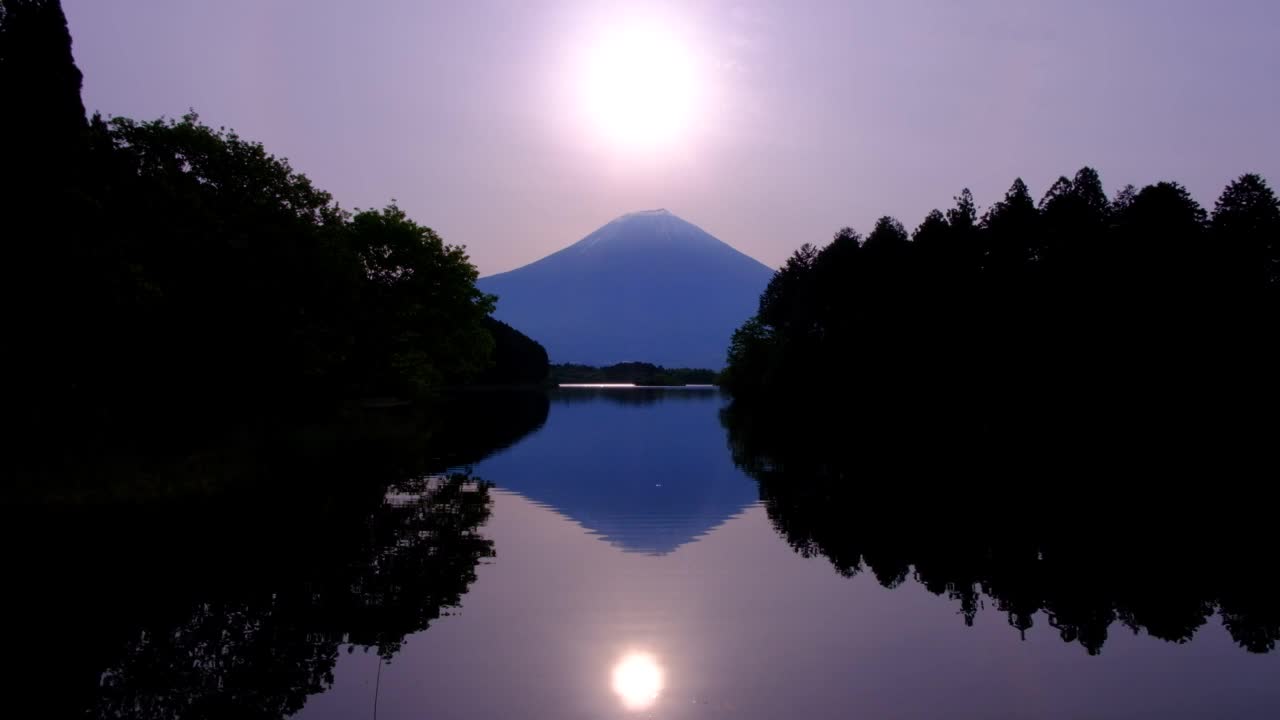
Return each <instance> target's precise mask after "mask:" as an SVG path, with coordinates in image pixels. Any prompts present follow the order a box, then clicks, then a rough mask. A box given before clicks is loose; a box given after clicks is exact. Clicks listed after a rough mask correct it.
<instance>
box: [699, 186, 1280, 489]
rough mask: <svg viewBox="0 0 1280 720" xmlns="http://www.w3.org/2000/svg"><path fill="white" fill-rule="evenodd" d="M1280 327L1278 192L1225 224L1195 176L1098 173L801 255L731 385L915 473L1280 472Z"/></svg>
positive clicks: (1255, 197) (1256, 199)
mask: <svg viewBox="0 0 1280 720" xmlns="http://www.w3.org/2000/svg"><path fill="white" fill-rule="evenodd" d="M1277 329H1280V202H1278V201H1277V198H1276V195H1275V193H1274V192H1273V191H1272V189H1271V187H1270V186H1269V185H1268V184H1267V182H1266V181H1265V180H1264V179H1263V178H1262V177H1260V176H1258V175H1254V174H1246V175H1242V176H1240V177H1239V178H1238V179H1237V180H1235V181H1234V182H1232V183H1231V184H1230V185H1229V186H1227V188H1226V189H1225V190H1224V191H1223V193H1222V195H1221V196H1220V197H1219V198H1218V200H1217V202H1216V204H1215V205H1214V207H1213V209H1212V211H1211V212H1210V211H1206V210H1205V209H1204V208H1203V207H1202V206H1201V205H1200V204H1199V203H1197V202H1196V201H1195V199H1194V198H1192V197H1191V195H1190V194H1189V193H1188V192H1187V190H1186V189H1185V188H1184V187H1183V186H1181V185H1179V184H1178V183H1175V182H1159V183H1156V184H1153V185H1148V186H1146V187H1143V188H1141V189H1139V188H1135V187H1133V186H1127V187H1124V188H1122V189H1121V190H1119V192H1117V193H1116V194H1115V195H1113V196H1111V197H1108V196H1107V194H1106V193H1105V192H1104V190H1103V186H1102V181H1101V178H1100V177H1099V174H1098V173H1097V172H1096V171H1095V170H1093V169H1092V168H1088V167H1086V168H1083V169H1081V170H1080V171H1079V172H1077V173H1076V174H1075V175H1074V176H1073V177H1071V178H1067V177H1062V178H1060V179H1059V180H1057V181H1056V182H1055V183H1054V184H1053V185H1052V187H1050V188H1049V190H1048V192H1046V193H1045V195H1044V196H1043V197H1042V198H1041V200H1040V201H1039V202H1038V203H1037V202H1036V201H1034V200H1033V199H1032V195H1031V192H1030V190H1029V188H1028V187H1027V186H1026V184H1025V183H1023V182H1022V180H1016V181H1015V182H1014V183H1013V185H1012V187H1011V188H1010V189H1009V191H1008V193H1007V194H1006V195H1005V196H1004V198H1002V199H1001V200H1000V201H999V202H996V203H995V204H993V205H992V206H991V207H990V208H988V209H987V210H986V211H985V212H979V209H978V206H977V205H976V203H975V200H974V197H973V195H972V194H971V193H970V192H969V191H968V190H964V191H962V192H961V193H960V195H959V196H957V197H956V198H955V205H954V206H953V207H952V208H950V209H948V210H947V211H945V212H943V211H940V210H934V211H933V212H931V213H929V215H928V216H927V217H926V218H925V219H924V220H923V222H921V223H920V225H919V226H917V228H916V229H915V230H914V232H910V233H909V232H908V231H907V229H906V228H905V227H904V226H903V225H902V223H900V222H899V221H898V220H896V219H894V218H892V217H883V218H881V219H880V220H879V221H878V222H877V223H876V224H875V227H874V229H873V230H872V232H871V233H870V234H869V235H867V236H865V237H864V236H862V235H861V234H860V233H858V232H856V231H855V230H853V229H851V228H844V229H842V230H840V231H839V232H837V233H836V235H835V237H834V239H833V240H832V241H831V242H830V243H829V244H827V245H826V246H824V247H821V248H820V247H816V246H814V245H810V244H805V245H802V246H801V247H800V249H798V250H797V251H796V252H795V253H794V254H793V255H792V256H791V258H790V259H789V260H788V261H787V262H786V264H785V265H784V266H783V267H782V268H781V269H780V270H778V271H777V272H776V273H775V274H774V277H773V278H772V280H771V281H770V283H769V285H768V287H767V288H766V290H765V291H764V293H762V295H761V297H760V303H759V307H758V311H757V313H756V315H755V316H754V317H753V318H751V319H750V320H748V321H747V322H746V323H744V324H743V325H742V326H741V327H740V328H739V329H738V330H737V331H736V332H735V333H734V336H733V340H732V343H731V346H730V348H729V353H728V362H727V367H726V368H725V370H724V372H723V373H722V381H723V385H724V387H725V389H726V390H727V391H728V392H729V393H730V394H731V395H732V396H733V398H734V405H735V408H734V410H733V412H734V413H735V414H736V415H738V416H741V417H749V416H752V415H754V416H757V417H761V418H763V417H766V416H768V415H770V414H780V416H785V417H789V418H791V419H792V421H793V422H795V423H808V424H809V425H816V426H820V425H823V424H825V423H827V418H828V417H829V416H831V415H832V414H833V413H837V414H838V415H839V417H841V418H842V422H841V423H840V430H839V434H842V435H844V436H846V437H849V438H853V437H857V438H860V439H861V440H863V441H864V443H863V444H865V445H867V446H869V447H875V448H880V449H877V450H876V451H875V452H873V453H871V454H872V455H882V454H884V452H883V448H887V447H891V448H895V449H897V450H899V451H901V452H900V454H899V455H898V458H899V460H897V461H891V462H896V463H897V466H898V467H899V468H900V467H901V460H902V459H903V458H907V459H911V460H912V462H915V461H917V460H922V459H924V458H925V457H926V455H927V456H929V457H933V458H934V459H935V460H936V459H937V458H939V457H951V458H955V459H958V458H967V459H968V460H969V461H972V462H973V463H974V465H975V467H976V468H983V469H984V470H983V472H986V470H988V469H990V468H991V467H992V466H993V465H1001V464H1004V460H1006V459H1009V458H1011V457H1014V456H1016V457H1018V458H1020V459H1022V460H1023V461H1025V462H1022V463H1009V464H1008V466H1007V467H1006V468H1005V469H1006V470H1008V471H1009V472H1010V473H1017V472H1025V471H1026V470H1027V469H1028V468H1031V467H1038V468H1040V469H1041V470H1043V471H1046V472H1049V473H1054V474H1057V473H1061V472H1063V471H1064V470H1065V469H1066V468H1068V467H1075V468H1077V469H1082V470H1084V469H1087V468H1089V467H1091V466H1090V464H1089V462H1088V461H1087V460H1086V458H1091V459H1092V460H1093V461H1097V462H1101V463H1103V466H1112V467H1114V466H1116V463H1117V460H1116V459H1117V458H1120V457H1127V458H1130V459H1135V460H1138V461H1139V462H1138V463H1137V466H1138V467H1142V466H1144V465H1145V466H1147V468H1148V470H1151V469H1153V467H1152V466H1153V465H1154V464H1166V463H1167V464H1168V465H1169V466H1170V467H1177V466H1178V465H1179V464H1180V463H1183V462H1185V461H1188V460H1189V459H1190V458H1195V459H1196V460H1197V461H1201V462H1203V463H1204V465H1203V467H1204V468H1205V469H1206V470H1207V469H1209V468H1212V467H1214V466H1215V463H1217V464H1218V465H1219V466H1221V465H1222V463H1229V464H1230V465H1232V466H1233V467H1237V466H1240V465H1242V464H1246V463H1245V460H1244V459H1245V458H1249V457H1257V458H1258V459H1265V458H1266V457H1267V451H1268V448H1269V447H1270V446H1271V445H1272V444H1273V442H1274V437H1275V435H1274V432H1275V430H1276V429H1277V419H1276V413H1275V410H1274V408H1275V407H1276V401H1277V400H1280V386H1278V385H1277V384H1276V382H1275V368H1276V367H1280V364H1278V363H1277V361H1278V360H1280V352H1278V351H1277V350H1278V348H1277V345H1278V343H1277ZM814 387H820V388H821V390H820V392H819V393H815V392H813V391H812V388H814ZM819 394H820V397H819V396H818V395H819ZM818 430H819V431H821V432H824V433H826V432H828V431H829V428H821V427H819V428H818ZM922 449H927V450H929V452H928V453H925V454H922V453H921V452H920V451H921V450H922ZM886 459H887V458H886ZM1267 462H1268V464H1270V461H1269V460H1267ZM943 464H945V463H943ZM1093 467H1096V465H1095V466H1093Z"/></svg>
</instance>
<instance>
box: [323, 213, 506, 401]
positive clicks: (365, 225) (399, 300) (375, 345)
mask: <svg viewBox="0 0 1280 720" xmlns="http://www.w3.org/2000/svg"><path fill="white" fill-rule="evenodd" d="M345 232H346V234H347V236H348V237H349V238H350V243H351V246H352V247H353V249H354V250H355V253H356V255H357V256H358V257H359V258H360V262H361V263H362V265H363V268H364V271H365V275H366V278H367V281H368V282H367V284H366V286H365V287H364V289H363V291H362V298H361V302H360V307H359V312H360V321H359V325H360V328H361V331H360V337H361V343H360V346H361V347H362V348H363V350H362V351H361V355H362V357H363V358H364V361H363V363H362V366H363V368H364V370H365V371H366V372H367V373H368V376H367V377H368V378H370V381H371V382H372V385H370V386H369V390H371V391H383V392H397V393H409V394H412V395H421V394H424V393H428V392H430V391H432V390H434V389H436V388H438V387H440V386H441V385H443V384H445V383H447V382H457V381H463V380H468V379H470V378H471V377H473V376H475V375H476V374H477V373H479V372H480V371H481V370H483V369H484V367H485V366H486V364H487V363H488V360H489V353H490V352H491V351H492V349H493V343H494V340H493V337H492V335H490V333H489V332H487V331H486V329H485V326H484V324H483V322H484V320H485V318H487V317H488V316H489V314H490V313H491V312H492V311H493V306H494V302H495V299H494V298H493V296H491V295H486V294H484V293H482V292H480V290H478V289H477V288H476V286H475V281H476V278H477V277H478V273H477V272H476V269H475V267H474V266H473V265H471V263H470V261H469V260H468V258H467V254H466V250H465V249H464V248H462V247H458V246H455V245H448V244H446V243H445V242H444V241H443V240H441V239H440V236H439V235H436V233H435V232H433V231H432V230H431V229H430V228H427V227H423V226H422V225H419V224H417V223H415V222H414V221H412V220H410V219H409V218H408V216H407V215H405V213H404V211H403V210H401V209H400V208H399V207H397V206H396V205H395V204H394V203H393V204H391V205H388V206H387V207H386V208H384V209H382V210H367V211H365V212H361V213H357V214H356V215H355V217H353V218H352V220H351V222H350V224H349V226H348V227H347V229H346V231H345Z"/></svg>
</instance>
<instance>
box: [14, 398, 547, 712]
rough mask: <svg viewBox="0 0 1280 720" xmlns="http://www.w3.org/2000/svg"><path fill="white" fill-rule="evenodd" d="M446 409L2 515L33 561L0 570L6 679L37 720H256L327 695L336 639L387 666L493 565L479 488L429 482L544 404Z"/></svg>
mask: <svg viewBox="0 0 1280 720" xmlns="http://www.w3.org/2000/svg"><path fill="white" fill-rule="evenodd" d="M460 400H461V402H460V403H459V405H458V407H457V408H452V409H451V408H449V407H439V408H435V409H434V410H433V411H432V412H430V413H427V414H425V415H423V414H420V413H418V412H416V411H414V410H411V409H407V408H398V409H393V410H389V411H382V412H379V413H377V414H373V415H370V416H368V417H366V418H363V419H360V420H358V421H355V422H352V423H350V424H348V425H345V426H343V427H330V428H322V427H313V428H307V429H299V430H297V431H296V432H295V433H293V434H291V435H287V436H281V437H279V438H277V442H276V443H274V444H270V445H266V444H264V445H262V446H261V447H260V448H259V450H258V451H256V452H254V453H251V454H246V453H244V452H243V451H236V452H232V453H228V454H226V456H225V457H224V458H223V460H222V461H220V463H219V464H218V465H217V466H214V467H208V466H206V467H205V470H206V471H209V472H214V473H217V474H225V473H229V474H232V475H234V476H236V477H238V478H240V479H241V482H240V485H239V486H238V487H237V488H235V489H236V491H237V492H234V493H229V494H228V493H223V494H219V495H213V496H209V497H203V498H200V499H199V500H198V501H192V500H191V499H190V498H189V497H181V498H178V499H176V500H173V501H171V502H152V503H147V504H140V505H131V504H127V503H126V504H119V505H114V506H112V507H111V508H110V512H102V508H100V507H93V506H83V505H82V506H30V507H25V508H16V507H9V508H8V509H5V510H2V512H3V514H4V518H3V522H0V535H3V537H0V540H2V541H3V542H4V543H5V544H6V545H8V546H11V547H17V546H24V547H29V548H35V549H36V551H34V552H27V553H20V554H19V556H18V557H15V558H14V560H13V562H11V563H10V564H9V567H8V569H7V573H8V574H7V577H8V579H9V586H8V587H9V593H8V597H7V601H8V604H7V605H6V607H7V608H10V609H11V611H12V612H13V613H15V616H20V617H22V618H23V619H24V620H23V623H22V627H20V628H16V629H15V631H14V632H15V634H16V637H13V638H11V640H12V641H14V642H15V643H17V644H19V645H21V646H22V647H24V648H26V649H27V650H26V651H27V653H28V657H27V658H26V659H25V660H24V665H23V668H21V669H18V670H20V672H19V674H18V677H21V680H15V682H17V683H18V684H20V685H22V686H23V687H26V688H28V690H29V691H30V692H31V693H32V694H33V696H40V697H41V698H42V703H45V705H46V711H47V712H46V714H48V715H49V716H51V717H73V716H84V715H85V714H86V713H87V714H88V716H89V717H155V718H164V717H228V718H230V717H261V718H274V717H283V716H286V715H289V714H292V713H294V712H296V711H297V710H298V709H300V708H301V706H302V704H303V703H304V702H305V700H306V698H307V696H308V695H311V694H314V693H317V692H321V691H323V690H325V689H327V688H328V687H329V685H331V684H332V682H333V675H332V673H333V669H334V664H335V662H336V660H337V656H338V652H339V649H340V647H342V646H344V645H351V646H355V647H364V648H366V649H371V650H374V651H376V653H377V654H378V655H379V656H381V657H382V658H383V659H384V660H386V661H391V660H392V656H393V655H394V654H395V653H396V652H397V651H398V649H399V648H400V646H401V644H402V643H403V642H404V639H405V637H406V636H408V635H410V634H412V633H417V632H420V631H422V630H424V629H426V628H427V627H429V625H430V624H431V623H432V622H434V621H435V620H436V618H438V617H440V616H441V615H442V614H445V613H447V612H450V611H451V610H452V609H454V608H457V607H458V606H459V605H460V603H461V600H462V596H463V595H464V594H465V593H466V591H467V589H468V588H469V586H470V585H471V583H472V582H474V580H475V572H476V566H477V564H478V563H479V562H482V561H483V560H484V559H486V558H488V557H491V556H492V555H493V553H494V548H493V543H492V542H491V541H490V540H488V539H486V538H485V537H484V536H483V534H482V532H481V527H482V526H483V524H484V523H485V522H486V520H487V519H488V517H489V513H490V508H491V499H490V495H489V490H488V485H487V484H486V483H485V482H483V481H482V480H481V479H479V478H476V477H473V476H471V474H470V473H469V472H468V471H466V470H461V471H453V472H446V471H445V470H444V469H445V468H447V467H455V468H456V467H465V466H467V465H470V464H472V463H475V462H478V461H479V460H480V459H482V458H483V457H484V456H485V455H487V454H488V453H491V452H493V451H495V450H497V449H499V448H501V447H504V446H506V445H508V444H510V443H512V442H514V441H515V440H517V439H518V438H519V437H521V436H522V435H524V434H527V433H528V432H530V431H532V430H533V429H535V428H536V427H538V426H539V425H541V424H542V423H543V422H544V421H545V419H546V414H547V407H548V406H547V400H546V397H545V395H544V394H542V393H540V392H539V393H526V394H511V393H497V392H491V393H485V394H484V398H483V399H475V398H461V399H460ZM476 408H483V409H482V410H477V409H476ZM484 413H488V415H487V416H486V415H484ZM237 462H239V463H242V464H243V465H244V466H245V467H235V465H236V463H237ZM159 467H161V468H162V469H164V470H166V471H168V472H182V473H184V474H196V473H198V472H199V470H200V467H199V466H197V467H173V466H159ZM68 471H71V468H68ZM80 471H82V472H87V473H92V472H95V471H96V470H95V469H94V468H93V467H89V466H85V467H82V468H80ZM160 481H161V483H162V484H163V485H165V486H172V485H174V484H176V483H175V482H173V481H171V480H167V479H166V478H164V477H161V478H160ZM211 482H216V480H213V481H211ZM64 484H74V483H73V482H72V481H64ZM246 484H247V486H246ZM2 508H3V506H0V509H2ZM27 675H30V677H27ZM11 679H13V678H12V677H11Z"/></svg>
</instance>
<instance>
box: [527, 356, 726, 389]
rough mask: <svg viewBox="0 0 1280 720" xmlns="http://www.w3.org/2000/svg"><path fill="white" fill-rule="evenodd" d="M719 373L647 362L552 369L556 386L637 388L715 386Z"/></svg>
mask: <svg viewBox="0 0 1280 720" xmlns="http://www.w3.org/2000/svg"><path fill="white" fill-rule="evenodd" d="M718 375H719V374H718V373H717V372H716V371H715V370H706V369H702V368H668V367H663V366H661V365H654V364H652V363H645V362H624V363H618V364H616V365H607V366H605V367H594V366H591V365H575V364H572V363H561V364H557V365H552V366H551V381H552V382H553V383H632V384H634V385H714V384H715V383H716V382H717V380H718V379H719V377H718Z"/></svg>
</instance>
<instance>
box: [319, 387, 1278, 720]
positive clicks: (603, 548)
mask: <svg viewBox="0 0 1280 720" xmlns="http://www.w3.org/2000/svg"><path fill="white" fill-rule="evenodd" d="M723 404H724V400H723V399H722V398H721V396H719V395H718V394H716V393H714V392H690V391H683V392H682V391H673V392H669V393H661V392H655V391H635V390H633V391H626V390H616V391H607V392H590V391H577V390H575V391H561V392H559V393H557V394H555V395H554V396H553V398H552V402H551V407H550V412H549V416H548V418H547V421H546V423H545V425H544V426H543V427H541V428H540V429H538V430H537V431H535V432H534V433H532V434H531V435H529V436H527V437H525V438H524V439H523V440H521V441H520V442H518V443H516V444H515V445H514V446H512V447H510V448H508V449H506V450H504V451H501V452H498V453H497V454H495V455H493V456H491V457H488V458H486V459H484V460H482V461H480V462H479V463H477V464H476V465H475V467H474V473H475V475H477V476H479V477H482V478H484V479H486V480H488V481H490V482H492V483H494V484H495V485H496V489H495V490H494V491H493V493H492V497H493V512H492V516H491V518H490V519H489V521H488V522H487V524H485V525H484V527H483V528H482V531H481V532H482V533H483V535H484V536H485V537H487V538H489V539H490V540H492V541H493V549H494V556H493V557H492V558H489V559H486V560H484V561H483V562H482V564H481V565H480V566H479V568H478V569H477V570H476V578H475V581H474V583H472V585H471V587H470V589H469V591H468V592H467V594H466V596H465V597H464V598H463V600H462V603H461V607H460V608H458V609H456V610H455V611H454V612H452V613H451V614H449V615H448V616H446V617H442V618H440V619H439V620H438V621H436V622H434V623H433V624H432V625H431V627H430V629H428V630H426V631H424V632H421V633H418V634H414V635H411V636H409V637H408V638H407V639H406V640H405V642H404V645H403V647H402V649H401V650H400V651H399V652H398V653H397V654H396V655H395V656H394V657H393V658H392V659H391V660H390V662H389V663H382V662H380V660H379V658H378V656H377V655H376V654H374V653H372V652H363V651H360V650H356V651H355V652H354V653H351V654H345V653H344V654H342V655H341V656H340V659H339V660H338V662H337V665H336V667H335V669H334V682H333V685H332V687H331V688H330V689H328V690H327V691H325V692H322V693H319V694H316V695H314V696H312V697H311V698H310V700H309V702H307V704H306V706H305V707H304V708H303V710H302V712H301V714H300V716H301V717H303V718H338V717H361V716H365V717H368V716H372V714H373V711H374V708H375V704H376V709H377V716H378V717H380V718H410V717H412V718H420V717H431V718H481V717H483V718H515V717H523V718H608V717H661V718H735V719H741V718H783V717H808V718H847V717H858V716H862V717H892V718H916V717H920V718H937V717H984V718H1005V717H1007V718H1026V717H1037V718H1044V717H1061V718H1082V717H1116V718H1121V717H1123V718H1146V717H1149V718H1171V717H1189V718H1190V717H1217V718H1222V717H1276V716H1280V654H1274V653H1272V654H1265V653H1251V652H1248V651H1247V650H1245V649H1244V648H1242V647H1241V646H1240V644H1239V643H1238V642H1237V641H1236V639H1233V637H1232V635H1231V634H1230V633H1229V632H1228V631H1227V629H1226V628H1224V627H1223V624H1222V621H1221V619H1220V617H1219V616H1218V615H1217V614H1215V613H1214V612H1213V608H1212V607H1209V608H1201V609H1200V610H1199V612H1201V614H1202V615H1204V616H1206V617H1207V620H1206V621H1205V623H1204V625H1203V626H1201V627H1199V628H1198V629H1195V630H1194V633H1193V637H1192V639H1191V640H1190V641H1187V642H1171V641H1168V640H1163V639H1157V638H1154V637H1151V635H1150V634H1149V633H1148V632H1147V631H1146V629H1145V628H1141V626H1140V624H1138V627H1139V629H1138V631H1136V632H1135V631H1134V630H1133V629H1131V628H1130V627H1127V626H1125V625H1124V624H1122V623H1121V622H1120V621H1119V620H1114V621H1112V620H1110V619H1108V622H1109V623H1110V632H1109V633H1107V634H1106V635H1107V636H1106V639H1105V643H1104V644H1103V645H1102V646H1101V647H1100V648H1099V647H1097V646H1096V642H1095V643H1093V644H1094V648H1093V649H1094V651H1095V653H1096V654H1091V653H1090V652H1089V650H1088V648H1087V647H1086V646H1087V645H1089V644H1090V643H1089V642H1085V641H1080V640H1079V639H1078V638H1072V637H1070V634H1071V633H1070V631H1067V632H1065V633H1064V631H1062V630H1061V629H1060V628H1055V627H1053V626H1052V625H1053V624H1057V625H1060V626H1061V625H1062V624H1063V623H1062V622H1061V621H1060V620H1056V619H1052V618H1050V617H1049V614H1048V613H1046V612H1044V611H1043V610H1042V611H1040V612H1037V613H1035V614H1033V615H1032V616H1031V620H1032V625H1031V627H1030V628H1027V629H1025V630H1020V629H1019V628H1018V627H1014V626H1013V624H1014V623H1013V621H1011V616H1010V613H1009V612H1007V611H1006V609H1002V608H998V607H996V605H997V604H999V603H997V602H996V601H995V600H993V599H992V598H991V597H990V596H986V595H983V594H982V593H978V594H977V604H976V607H975V608H972V609H970V610H969V612H970V614H971V623H972V624H971V625H970V624H968V623H966V616H965V615H966V613H965V607H964V605H965V603H964V601H963V598H961V599H957V593H956V592H955V590H956V588H955V587H954V584H953V585H952V587H950V588H949V589H948V590H945V591H943V592H941V593H940V594H934V593H933V592H931V591H930V590H929V589H926V587H924V586H923V585H922V584H920V583H919V582H917V581H916V580H915V579H913V577H911V576H908V577H906V578H905V580H901V581H899V582H894V581H892V580H891V581H890V582H889V583H888V584H889V585H895V587H893V589H889V588H888V587H885V583H883V582H882V581H881V579H880V578H878V577H877V576H876V575H875V574H873V573H871V572H862V573H857V574H854V575H853V576H851V577H846V576H845V575H844V574H842V573H841V572H837V569H836V567H835V566H834V565H833V562H832V561H830V560H829V559H828V558H827V557H825V556H824V555H823V553H822V552H821V548H820V547H817V548H814V550H813V551H812V552H809V553H808V554H809V555H810V557H805V556H803V554H802V553H798V552H796V551H795V550H793V548H792V547H791V546H790V545H789V544H788V542H785V541H784V540H783V538H782V537H781V536H780V534H779V531H778V530H777V529H775V524H774V522H772V521H771V520H770V518H769V517H768V515H767V513H766V510H765V508H764V507H762V506H761V504H760V503H759V502H758V498H759V497H760V492H759V489H758V487H757V484H756V482H755V481H754V480H753V479H752V478H751V477H748V476H747V475H746V474H744V473H743V472H742V471H740V470H739V469H737V467H735V465H734V462H733V459H732V457H731V453H730V451H729V449H728V447H727V441H726V435H725V430H724V428H723V427H722V425H721V422H720V420H719V412H720V410H721V407H722V406H723ZM1134 571H1135V572H1140V570H1139V569H1137V568H1135V569H1134ZM1181 571H1182V572H1184V573H1188V574H1195V573H1198V572H1203V571H1204V568H1200V567H1185V568H1182V570H1181ZM960 594H962V593H960ZM1063 612H1065V610H1062V609H1060V613H1059V614H1062V613H1063ZM1175 634H1176V632H1175ZM1064 635H1065V636H1067V639H1065V640H1064Z"/></svg>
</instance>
